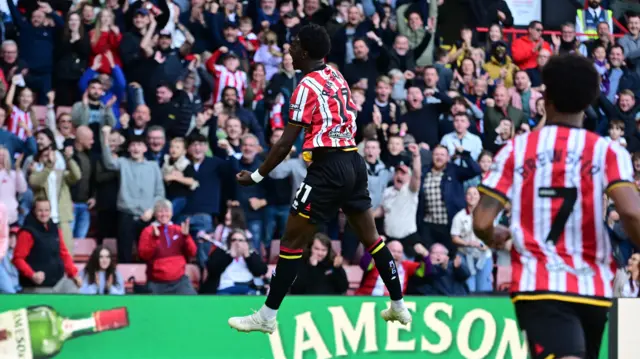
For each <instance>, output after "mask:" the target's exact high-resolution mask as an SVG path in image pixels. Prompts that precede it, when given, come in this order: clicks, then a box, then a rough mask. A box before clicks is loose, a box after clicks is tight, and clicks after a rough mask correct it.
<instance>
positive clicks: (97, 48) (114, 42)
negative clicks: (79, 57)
mask: <svg viewBox="0 0 640 359" xmlns="http://www.w3.org/2000/svg"><path fill="white" fill-rule="evenodd" d="M95 31H96V30H91V31H89V39H92V40H93V35H94V33H95ZM120 41H122V33H118V34H116V33H115V32H113V31H109V32H101V33H100V37H99V38H98V41H96V42H95V43H94V42H93V41H91V57H90V58H89V67H91V66H92V65H93V59H95V57H96V55H102V59H101V60H102V64H101V65H100V68H99V69H98V70H97V72H99V73H102V74H110V73H111V65H110V64H109V60H108V59H107V58H106V57H105V56H104V54H105V53H106V52H107V51H111V54H112V55H113V62H115V64H116V65H118V66H122V60H120Z"/></svg>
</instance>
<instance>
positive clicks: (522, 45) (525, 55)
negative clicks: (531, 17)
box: [511, 21, 551, 70]
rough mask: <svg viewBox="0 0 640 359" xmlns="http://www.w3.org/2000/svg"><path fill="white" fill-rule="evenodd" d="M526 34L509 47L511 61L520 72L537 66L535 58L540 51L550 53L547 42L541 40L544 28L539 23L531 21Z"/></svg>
mask: <svg viewBox="0 0 640 359" xmlns="http://www.w3.org/2000/svg"><path fill="white" fill-rule="evenodd" d="M527 30H528V34H527V35H526V36H522V37H520V38H518V39H517V40H515V41H514V42H513V44H512V45H511V54H512V55H513V61H514V62H515V63H516V65H517V66H518V67H519V68H520V70H528V69H532V68H534V67H536V66H537V58H538V54H539V53H540V50H542V49H545V50H549V51H551V46H550V45H549V43H548V42H546V41H544V40H543V39H542V32H543V31H544V27H543V26H542V23H541V22H540V21H531V22H530V23H529V27H528V29H527Z"/></svg>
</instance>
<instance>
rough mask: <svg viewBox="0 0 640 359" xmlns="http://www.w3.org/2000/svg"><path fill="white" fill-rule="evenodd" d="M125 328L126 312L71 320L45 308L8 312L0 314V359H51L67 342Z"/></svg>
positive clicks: (126, 322) (107, 312)
mask: <svg viewBox="0 0 640 359" xmlns="http://www.w3.org/2000/svg"><path fill="white" fill-rule="evenodd" d="M128 326H129V317H128V313H127V308H116V309H111V310H103V311H97V312H94V313H92V314H90V315H87V316H85V317H80V318H74V319H71V318H66V317H63V316H61V315H60V314H58V313H57V312H56V311H55V310H54V309H53V308H51V307H49V306H37V307H29V308H23V309H18V310H11V311H8V312H3V313H0V358H2V359H14V358H15V359H43V358H52V357H55V356H56V355H57V354H58V353H59V352H60V350H61V349H62V346H63V345H64V343H65V342H66V341H67V340H69V339H73V338H77V337H79V336H81V335H87V334H95V333H100V332H104V331H107V330H115V329H120V328H125V327H128Z"/></svg>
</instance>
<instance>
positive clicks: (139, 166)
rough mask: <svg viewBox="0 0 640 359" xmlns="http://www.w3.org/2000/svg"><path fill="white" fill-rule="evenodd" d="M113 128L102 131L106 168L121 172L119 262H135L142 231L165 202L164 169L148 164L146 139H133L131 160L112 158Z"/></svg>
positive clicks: (131, 142)
mask: <svg viewBox="0 0 640 359" xmlns="http://www.w3.org/2000/svg"><path fill="white" fill-rule="evenodd" d="M110 132H111V129H110V128H109V127H106V126H105V127H103V128H102V138H103V139H104V143H103V145H102V162H103V164H104V166H105V168H106V169H109V170H117V171H119V173H120V190H119V191H118V232H119V233H118V262H120V263H131V262H132V261H133V252H132V251H133V244H134V243H135V241H136V240H137V239H138V237H139V234H140V231H142V229H143V228H144V226H146V225H147V224H148V223H149V222H150V221H151V219H152V218H153V204H154V203H155V202H156V201H158V200H160V199H164V184H163V182H162V174H161V173H160V167H158V165H157V164H156V163H155V162H151V161H146V160H145V159H144V153H145V152H146V150H147V145H146V144H145V142H144V138H142V137H140V136H135V137H132V138H131V139H129V145H128V146H129V156H130V157H129V158H124V157H118V158H113V157H112V156H111V149H110V147H109V142H108V137H109V133H110Z"/></svg>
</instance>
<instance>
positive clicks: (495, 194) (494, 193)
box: [478, 185, 509, 206]
mask: <svg viewBox="0 0 640 359" xmlns="http://www.w3.org/2000/svg"><path fill="white" fill-rule="evenodd" d="M478 191H479V192H480V193H482V194H484V195H487V196H489V197H491V198H493V199H495V200H498V201H500V203H502V205H503V206H506V205H507V204H508V203H509V198H508V197H507V196H506V195H505V194H504V193H502V192H500V191H498V190H497V189H493V188H490V187H487V186H485V185H480V186H478Z"/></svg>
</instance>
